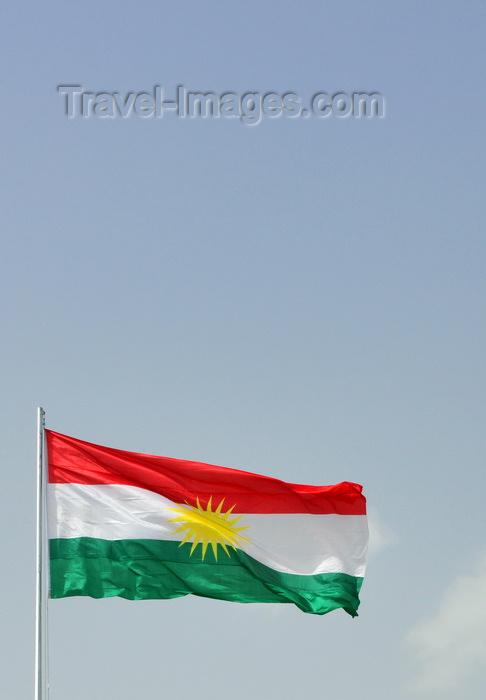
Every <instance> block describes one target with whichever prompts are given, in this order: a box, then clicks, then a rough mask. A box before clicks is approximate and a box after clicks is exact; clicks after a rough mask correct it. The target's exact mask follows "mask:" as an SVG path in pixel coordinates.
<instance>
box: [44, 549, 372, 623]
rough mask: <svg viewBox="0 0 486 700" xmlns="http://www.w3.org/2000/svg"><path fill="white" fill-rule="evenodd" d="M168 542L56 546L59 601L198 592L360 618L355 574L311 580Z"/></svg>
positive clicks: (240, 556)
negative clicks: (341, 613)
mask: <svg viewBox="0 0 486 700" xmlns="http://www.w3.org/2000/svg"><path fill="white" fill-rule="evenodd" d="M190 550H191V544H190V543H188V544H185V545H183V546H182V547H180V546H179V543H178V542H170V541H169V542H168V541H160V540H114V541H112V540H100V539H95V538H91V537H76V538H72V539H54V540H51V541H50V560H51V591H50V595H51V598H64V597H66V596H77V595H86V596H91V598H109V597H111V596H120V597H121V598H127V599H129V600H146V599H154V598H161V599H165V598H177V597H179V596H184V595H188V594H189V593H192V594H194V595H198V596H203V597H205V598H220V599H223V600H230V601H234V602H239V603H294V604H295V605H297V607H298V608H300V609H301V610H303V611H304V612H308V613H316V614H318V615H324V614H325V613H327V612H330V611H331V610H335V609H336V608H344V610H346V612H347V613H349V614H350V615H352V616H353V617H354V616H356V615H357V614H358V613H357V609H358V606H359V598H358V594H359V590H360V588H361V584H362V581H363V579H362V578H355V577H354V576H349V575H348V574H317V575H315V576H303V575H297V574H287V573H282V572H281V571H275V570H274V569H271V568H270V567H268V566H265V565H264V564H261V563H260V562H258V561H256V560H255V559H253V558H252V557H250V556H248V555H247V554H245V553H244V552H242V551H241V550H233V549H229V550H228V551H229V552H230V556H229V557H228V555H227V554H226V553H225V552H223V550H222V549H219V555H218V561H215V559H214V555H213V553H212V551H210V549H208V551H207V553H206V557H205V559H204V561H202V558H201V547H199V546H198V547H197V548H196V550H195V551H194V553H193V555H192V556H190V554H189V552H190Z"/></svg>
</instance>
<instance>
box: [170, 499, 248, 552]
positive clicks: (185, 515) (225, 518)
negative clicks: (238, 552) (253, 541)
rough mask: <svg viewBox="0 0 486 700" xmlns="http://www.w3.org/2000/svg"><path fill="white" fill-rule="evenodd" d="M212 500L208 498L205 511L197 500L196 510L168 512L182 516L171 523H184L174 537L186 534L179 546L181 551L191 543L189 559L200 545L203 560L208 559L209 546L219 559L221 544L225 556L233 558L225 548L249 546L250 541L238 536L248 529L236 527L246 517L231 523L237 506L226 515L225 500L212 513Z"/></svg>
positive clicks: (194, 508)
mask: <svg viewBox="0 0 486 700" xmlns="http://www.w3.org/2000/svg"><path fill="white" fill-rule="evenodd" d="M212 498H213V497H212V496H211V497H210V498H209V501H208V505H207V508H206V510H204V508H203V506H201V504H200V502H199V498H197V499H196V504H197V505H196V506H190V505H187V506H180V507H179V508H169V510H173V511H174V512H175V513H180V515H179V516H178V517H177V518H172V520H169V523H182V525H181V526H180V527H179V528H177V530H175V531H174V533H173V534H174V535H177V534H178V533H179V532H184V531H185V530H187V532H186V534H185V536H184V539H183V540H182V542H181V543H180V545H179V547H181V546H182V545H183V544H185V543H186V542H189V541H190V540H192V547H191V552H190V556H192V553H193V552H194V550H195V549H196V547H197V545H198V544H199V543H200V542H201V544H202V558H203V559H204V557H205V556H206V550H207V548H208V545H209V544H210V545H211V547H212V550H213V554H214V558H215V559H216V561H217V559H218V544H219V545H221V547H222V548H223V549H224V551H225V552H226V554H227V555H228V556H230V553H229V552H228V548H227V546H226V545H229V546H230V547H233V549H236V545H237V544H242V543H244V542H249V541H250V540H248V539H246V538H245V537H242V536H241V535H239V534H238V533H240V532H241V531H242V530H246V529H247V528H248V526H246V527H235V525H236V523H237V522H238V521H239V520H240V519H241V518H242V517H243V516H242V515H238V516H237V517H236V518H233V520H229V516H230V515H231V512H232V511H233V508H234V507H235V506H231V508H229V510H227V511H226V513H221V509H222V507H223V503H224V498H223V500H222V501H221V503H220V504H219V506H218V507H217V508H216V510H215V511H213V510H212ZM235 505H236V504H235Z"/></svg>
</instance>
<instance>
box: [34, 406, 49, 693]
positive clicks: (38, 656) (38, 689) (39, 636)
mask: <svg viewBox="0 0 486 700" xmlns="http://www.w3.org/2000/svg"><path fill="white" fill-rule="evenodd" d="M44 428H45V412H44V410H43V409H42V408H40V406H39V408H38V409H37V546H36V587H35V602H36V610H35V700H46V697H45V693H44V683H45V678H44V662H45V649H44V640H45V635H44V622H45V621H44V610H45V592H44V566H43V565H44Z"/></svg>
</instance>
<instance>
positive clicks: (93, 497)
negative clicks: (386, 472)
mask: <svg viewBox="0 0 486 700" xmlns="http://www.w3.org/2000/svg"><path fill="white" fill-rule="evenodd" d="M46 441H47V455H48V485H47V490H48V493H47V498H48V507H47V512H48V536H49V554H50V596H51V598H63V597H67V596H76V595H85V596H91V597H93V598H105V597H111V596H120V597H122V598H127V599H130V600H143V599H157V598H158V599H168V598H176V597H179V596H184V595H188V594H194V595H198V596H203V597H209V598H218V599H223V600H228V601H235V602H242V603H258V602H260V603H294V604H295V605H296V606H297V607H298V608H300V609H301V610H303V611H304V612H308V613H315V614H321V615H322V614H324V613H327V612H329V611H331V610H334V609H336V608H343V609H344V610H345V611H346V612H348V613H349V614H350V615H352V616H355V615H357V610H358V606H359V591H360V588H361V584H362V581H363V576H364V572H365V558H366V550H367V543H368V529H367V521H366V501H365V498H364V496H363V495H362V487H361V486H359V485H358V484H354V483H350V482H343V483H340V484H336V485H333V486H308V485H302V484H289V483H286V482H283V481H280V480H278V479H274V478H271V477H266V476H262V475H258V474H252V473H250V472H245V471H239V470H236V469H229V468H226V467H218V466H215V465H210V464H203V463H200V462H191V461H186V460H178V459H172V458H168V457H158V456H153V455H145V454H138V453H133V452H126V451H123V450H117V449H113V448H108V447H102V446H100V445H94V444H92V443H89V442H85V441H82V440H78V439H76V438H72V437H68V436H66V435H61V434H60V433H55V432H53V431H50V430H46Z"/></svg>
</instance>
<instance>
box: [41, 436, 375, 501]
mask: <svg viewBox="0 0 486 700" xmlns="http://www.w3.org/2000/svg"><path fill="white" fill-rule="evenodd" d="M46 437H47V449H48V462H49V481H50V482H51V483H57V484H126V485H129V486H138V487H140V488H144V489H148V490H150V491H154V492H155V493H159V494H161V495H162V496H165V497H166V498H169V499H170V500H171V501H174V502H176V503H186V502H187V503H190V504H191V505H195V502H196V497H197V498H199V501H200V503H201V505H204V506H206V504H207V502H208V500H209V498H210V497H211V496H212V497H213V501H212V502H213V506H214V505H216V504H219V502H220V501H221V499H222V498H224V499H225V506H226V507H228V508H229V507H230V506H232V505H234V504H236V506H237V507H236V510H235V512H239V513H338V514H341V515H364V514H365V513H366V500H365V497H364V496H363V495H362V493H361V491H362V487H361V486H359V485H358V484H352V483H350V482H343V483H341V484H336V485H334V486H305V485H301V484H287V483H285V482H284V481H280V480H279V479H273V478H271V477H268V476H261V475H259V474H251V473H250V472H243V471H239V470H237V469H228V468H227V467H217V466H214V465H212V464H204V463H202V462H189V461H186V460H181V459H172V458H170V457H156V456H153V455H145V454H137V453H135V452H125V451H123V450H115V449H112V448H109V447H102V446H101V445H94V444H92V443H90V442H84V441H83V440H77V439H76V438H72V437H68V436H67V435H61V434H60V433H54V432H53V431H52V430H46Z"/></svg>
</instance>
